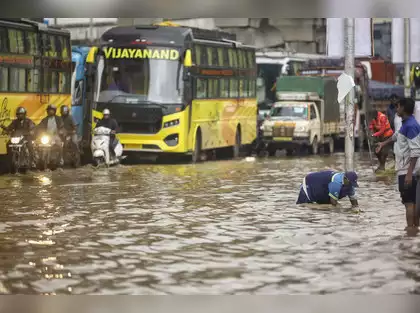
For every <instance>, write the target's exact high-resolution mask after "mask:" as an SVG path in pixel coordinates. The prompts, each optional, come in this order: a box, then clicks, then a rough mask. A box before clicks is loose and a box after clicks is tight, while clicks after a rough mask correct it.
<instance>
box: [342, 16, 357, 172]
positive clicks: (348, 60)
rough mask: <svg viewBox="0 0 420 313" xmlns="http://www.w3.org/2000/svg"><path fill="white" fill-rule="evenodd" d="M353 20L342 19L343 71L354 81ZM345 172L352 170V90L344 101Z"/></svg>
mask: <svg viewBox="0 0 420 313" xmlns="http://www.w3.org/2000/svg"><path fill="white" fill-rule="evenodd" d="M354 33H355V20H354V18H345V19H344V56H345V64H344V71H345V73H346V74H347V75H349V76H351V77H352V78H353V79H354V42H355V34H354ZM345 120H346V128H345V136H346V137H345V144H344V152H345V162H344V168H345V171H353V170H354V164H353V163H354V88H352V90H351V91H350V92H349V93H348V95H347V96H346V99H345Z"/></svg>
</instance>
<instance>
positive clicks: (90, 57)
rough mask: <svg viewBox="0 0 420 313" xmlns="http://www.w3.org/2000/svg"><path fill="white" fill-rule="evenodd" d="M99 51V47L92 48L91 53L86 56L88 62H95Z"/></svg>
mask: <svg viewBox="0 0 420 313" xmlns="http://www.w3.org/2000/svg"><path fill="white" fill-rule="evenodd" d="M97 52H98V47H92V48H90V50H89V53H88V55H87V58H86V63H95V56H96V53H97Z"/></svg>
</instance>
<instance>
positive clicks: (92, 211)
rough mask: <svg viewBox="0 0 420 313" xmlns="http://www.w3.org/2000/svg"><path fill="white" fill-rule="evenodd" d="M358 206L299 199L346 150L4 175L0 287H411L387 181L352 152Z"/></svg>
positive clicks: (229, 290) (414, 269)
mask: <svg viewBox="0 0 420 313" xmlns="http://www.w3.org/2000/svg"><path fill="white" fill-rule="evenodd" d="M355 164H356V166H357V167H356V170H357V171H358V174H359V185H360V189H359V203H360V206H361V209H362V210H363V211H364V212H362V213H360V214H356V213H354V212H349V211H348V210H347V208H349V207H350V202H349V201H348V200H346V199H342V200H341V205H342V206H343V208H342V209H336V210H331V209H327V210H326V209H314V208H302V207H299V206H297V205H295V202H296V197H297V191H298V187H299V185H300V183H301V181H302V178H303V175H305V174H306V173H308V172H310V171H315V170H321V169H325V168H333V169H342V168H343V165H344V155H343V154H338V155H336V156H334V157H329V158H326V157H307V158H272V159H260V160H257V161H256V162H245V161H219V162H207V163H203V164H199V165H190V164H186V165H138V166H121V167H118V168H112V169H101V170H95V169H92V168H81V169H78V170H76V171H74V170H65V171H63V172H54V173H31V174H28V175H21V176H11V175H9V176H2V177H0V193H1V199H2V204H1V209H0V246H1V249H0V293H12V294H17V293H23V294H302V293H317V294H321V293H338V292H351V293H378V294H379V293H381V294H383V293H420V276H419V274H420V235H419V236H416V237H409V236H407V235H406V233H405V232H404V227H405V214H404V210H403V206H402V204H401V202H400V199H399V194H398V192H397V190H396V185H395V183H394V181H395V179H394V177H392V178H390V179H389V180H388V181H376V178H375V177H374V175H373V174H372V170H371V167H370V162H369V159H368V158H367V156H364V157H359V156H358V155H356V160H355Z"/></svg>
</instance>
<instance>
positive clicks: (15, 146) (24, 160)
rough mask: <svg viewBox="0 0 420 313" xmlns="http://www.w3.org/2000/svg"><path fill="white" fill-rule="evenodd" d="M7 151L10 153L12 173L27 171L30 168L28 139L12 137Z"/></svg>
mask: <svg viewBox="0 0 420 313" xmlns="http://www.w3.org/2000/svg"><path fill="white" fill-rule="evenodd" d="M9 150H10V153H11V170H12V173H16V172H18V171H19V170H24V171H27V170H28V169H30V168H31V165H32V164H31V158H30V153H29V148H28V139H27V138H26V137H25V136H12V137H11V138H10V143H9Z"/></svg>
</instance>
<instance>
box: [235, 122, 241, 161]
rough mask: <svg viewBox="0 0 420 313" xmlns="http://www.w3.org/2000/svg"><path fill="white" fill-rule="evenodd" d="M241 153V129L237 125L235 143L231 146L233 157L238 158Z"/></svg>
mask: <svg viewBox="0 0 420 313" xmlns="http://www.w3.org/2000/svg"><path fill="white" fill-rule="evenodd" d="M240 153H241V131H240V129H239V127H238V128H237V130H236V136H235V145H234V146H233V158H234V159H237V158H239V156H240Z"/></svg>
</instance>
